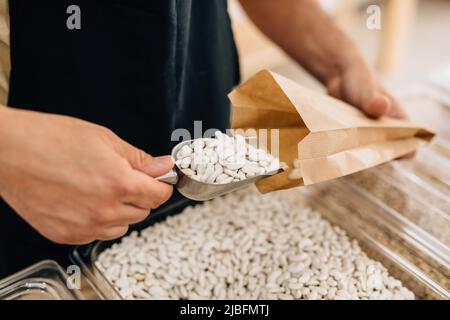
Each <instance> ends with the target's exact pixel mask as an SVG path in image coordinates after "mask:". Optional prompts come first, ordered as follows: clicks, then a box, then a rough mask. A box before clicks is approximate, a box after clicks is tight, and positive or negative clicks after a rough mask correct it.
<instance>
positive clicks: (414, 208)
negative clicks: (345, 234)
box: [341, 139, 450, 290]
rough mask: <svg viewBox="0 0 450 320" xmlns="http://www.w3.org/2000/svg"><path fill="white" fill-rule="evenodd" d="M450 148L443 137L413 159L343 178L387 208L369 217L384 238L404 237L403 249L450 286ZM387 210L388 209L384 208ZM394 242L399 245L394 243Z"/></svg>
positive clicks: (366, 196)
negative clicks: (392, 235) (392, 236)
mask: <svg viewBox="0 0 450 320" xmlns="http://www.w3.org/2000/svg"><path fill="white" fill-rule="evenodd" d="M449 155H450V148H449V144H448V143H447V142H446V141H443V140H439V139H437V140H436V141H435V142H434V143H432V144H431V145H430V146H428V147H426V148H423V149H422V150H420V151H419V152H418V153H417V155H416V156H415V157H414V158H412V159H408V160H402V161H395V162H392V163H388V164H385V165H382V166H379V167H377V168H373V169H371V170H367V171H364V172H361V173H358V174H354V175H350V176H348V177H345V178H343V179H341V183H343V184H345V185H346V186H347V187H348V188H349V189H351V190H352V191H353V193H355V194H358V195H359V196H361V198H362V199H365V201H367V202H369V203H373V204H375V205H376V206H378V207H380V208H382V209H383V210H382V211H381V212H380V213H378V214H377V216H376V217H372V216H371V214H370V213H369V214H367V215H366V216H365V219H366V220H367V221H369V222H370V223H369V224H368V225H372V224H374V225H376V226H377V228H372V229H377V230H372V231H371V232H374V233H379V235H378V238H379V241H380V242H382V243H386V242H392V241H391V240H390V237H391V234H396V235H399V236H400V239H397V240H395V241H396V242H397V243H401V245H400V246H398V248H397V250H398V251H399V252H402V254H403V256H405V257H407V258H408V259H409V260H410V261H412V262H413V263H414V264H415V265H416V266H418V267H419V268H421V269H422V270H423V271H425V272H426V273H427V274H428V275H429V276H431V277H433V278H434V279H435V280H437V281H438V282H439V283H440V284H441V285H442V286H443V287H445V288H446V289H447V290H448V289H449V287H450V280H449V279H450V272H449V270H450V269H449V266H450V249H449V248H450V180H449V174H450V157H449ZM385 212H386V213H387V214H384V213H385ZM393 245H394V246H397V245H395V244H393Z"/></svg>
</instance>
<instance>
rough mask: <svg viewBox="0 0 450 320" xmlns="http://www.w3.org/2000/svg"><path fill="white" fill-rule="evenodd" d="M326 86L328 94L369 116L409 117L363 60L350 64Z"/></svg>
mask: <svg viewBox="0 0 450 320" xmlns="http://www.w3.org/2000/svg"><path fill="white" fill-rule="evenodd" d="M326 86H327V89H328V94H330V95H331V96H333V97H335V98H338V99H340V100H343V101H345V102H347V103H349V104H351V105H353V106H355V107H357V108H359V109H360V110H362V111H363V112H364V113H365V114H366V115H368V116H369V117H373V118H379V117H381V116H388V117H391V118H397V119H406V118H407V115H406V113H405V112H404V110H403V108H402V107H401V105H400V104H399V103H398V102H397V101H396V100H395V99H394V98H393V97H392V96H391V95H390V94H389V93H388V92H387V91H386V90H385V89H384V88H383V87H382V86H381V85H380V84H379V83H378V81H377V80H376V78H375V76H374V75H373V74H372V72H371V71H370V69H369V68H368V67H367V66H366V65H365V63H363V62H362V61H361V62H359V63H358V62H353V63H351V64H349V66H348V67H347V68H345V69H344V70H343V71H342V72H341V73H340V74H338V75H336V76H334V77H332V78H331V79H330V80H329V81H328V82H327V83H326Z"/></svg>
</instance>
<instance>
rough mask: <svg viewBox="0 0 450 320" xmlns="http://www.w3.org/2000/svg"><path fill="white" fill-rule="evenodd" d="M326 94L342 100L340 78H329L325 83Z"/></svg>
mask: <svg viewBox="0 0 450 320" xmlns="http://www.w3.org/2000/svg"><path fill="white" fill-rule="evenodd" d="M327 91H328V94H329V95H330V96H332V97H335V98H336V99H340V100H343V95H342V92H341V80H340V78H339V77H335V78H333V79H331V81H330V82H329V83H328V85H327Z"/></svg>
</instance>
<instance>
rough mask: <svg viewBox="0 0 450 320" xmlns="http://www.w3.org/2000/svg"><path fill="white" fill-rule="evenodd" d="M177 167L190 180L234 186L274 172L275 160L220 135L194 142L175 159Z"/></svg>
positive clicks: (242, 141) (241, 139)
mask: <svg viewBox="0 0 450 320" xmlns="http://www.w3.org/2000/svg"><path fill="white" fill-rule="evenodd" d="M175 157H176V159H175V161H176V164H177V166H178V167H179V168H180V169H181V171H182V172H183V173H184V174H186V175H187V176H190V177H191V178H193V179H195V180H198V181H201V182H205V183H214V184H225V183H230V182H236V181H241V180H245V179H248V178H250V177H254V176H255V175H262V174H266V173H270V172H274V171H276V170H278V169H279V168H280V161H279V159H278V158H276V157H274V156H272V155H271V154H269V153H268V152H267V151H266V150H264V149H258V148H256V147H255V146H253V145H251V144H248V143H247V142H246V141H245V138H244V137H243V136H241V135H236V136H234V137H230V136H228V135H226V134H224V133H221V132H220V131H217V132H216V133H215V138H210V139H208V138H201V139H196V140H194V141H193V142H192V143H190V144H187V145H184V146H183V147H182V148H181V149H180V150H179V151H178V152H177V154H176V155H175Z"/></svg>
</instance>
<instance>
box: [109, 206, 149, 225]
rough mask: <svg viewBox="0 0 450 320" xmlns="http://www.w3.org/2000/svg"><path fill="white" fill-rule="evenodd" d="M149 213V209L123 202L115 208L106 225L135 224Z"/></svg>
mask: <svg viewBox="0 0 450 320" xmlns="http://www.w3.org/2000/svg"><path fill="white" fill-rule="evenodd" d="M149 214H150V209H144V208H139V207H136V206H135V205H133V204H126V203H124V204H121V205H119V207H118V208H117V209H115V211H114V213H113V216H112V217H111V220H110V221H109V222H108V223H107V224H106V227H111V226H116V225H129V224H135V223H138V222H141V221H143V220H145V219H146V218H147V217H148V215H149Z"/></svg>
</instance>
